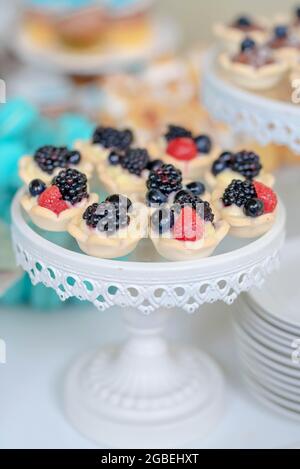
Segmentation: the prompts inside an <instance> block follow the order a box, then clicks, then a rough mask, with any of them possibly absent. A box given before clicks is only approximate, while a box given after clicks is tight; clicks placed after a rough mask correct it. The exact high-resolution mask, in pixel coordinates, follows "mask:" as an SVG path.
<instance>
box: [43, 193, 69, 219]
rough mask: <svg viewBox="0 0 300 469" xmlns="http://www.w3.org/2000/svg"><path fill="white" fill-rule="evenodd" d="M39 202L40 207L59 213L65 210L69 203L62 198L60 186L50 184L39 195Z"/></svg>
mask: <svg viewBox="0 0 300 469" xmlns="http://www.w3.org/2000/svg"><path fill="white" fill-rule="evenodd" d="M38 204H39V206H40V207H44V208H47V209H48V210H51V212H54V213H56V215H59V214H60V213H61V212H63V211H64V210H67V209H68V208H69V207H68V204H67V203H66V202H65V201H64V200H63V199H62V195H61V192H60V190H59V188H58V187H56V186H50V187H48V189H46V190H45V191H44V192H42V194H41V195H40V196H39V199H38Z"/></svg>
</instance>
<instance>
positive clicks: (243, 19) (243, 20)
mask: <svg viewBox="0 0 300 469" xmlns="http://www.w3.org/2000/svg"><path fill="white" fill-rule="evenodd" d="M234 26H237V27H238V28H249V27H250V26H252V20H251V19H250V18H248V16H240V17H239V18H237V19H236V20H235V22H234Z"/></svg>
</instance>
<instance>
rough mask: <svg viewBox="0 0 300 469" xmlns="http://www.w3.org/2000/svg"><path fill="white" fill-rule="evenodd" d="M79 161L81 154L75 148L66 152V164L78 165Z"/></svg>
mask: <svg viewBox="0 0 300 469" xmlns="http://www.w3.org/2000/svg"><path fill="white" fill-rule="evenodd" d="M80 161H81V154H80V153H79V151H77V150H72V151H69V152H68V154H67V164H69V165H75V166H76V165H78V164H79V163H80Z"/></svg>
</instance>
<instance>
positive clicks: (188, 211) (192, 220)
mask: <svg viewBox="0 0 300 469" xmlns="http://www.w3.org/2000/svg"><path fill="white" fill-rule="evenodd" d="M203 235H204V221H203V220H201V218H200V217H199V215H197V213H196V210H194V209H193V208H192V207H189V206H187V207H184V208H183V209H182V210H181V212H180V214H179V216H178V218H177V220H176V222H175V225H174V229H173V236H174V238H175V239H177V241H198V240H199V239H201V238H203Z"/></svg>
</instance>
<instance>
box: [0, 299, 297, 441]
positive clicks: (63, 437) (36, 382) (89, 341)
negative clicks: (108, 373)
mask: <svg viewBox="0 0 300 469" xmlns="http://www.w3.org/2000/svg"><path fill="white" fill-rule="evenodd" d="M225 308H226V310H224V305H221V304H216V305H214V306H206V307H204V308H203V314H199V315H195V316H187V315H186V314H183V313H178V314H177V313H176V315H174V317H173V318H172V319H171V321H170V329H169V336H171V337H173V338H175V339H177V338H180V340H184V341H185V342H186V343H188V344H189V345H195V346H198V345H199V344H201V347H202V348H203V349H204V350H205V351H206V352H208V353H209V354H210V355H212V356H213V357H214V358H215V359H216V360H217V361H218V362H219V364H220V365H221V366H222V368H223V370H224V372H225V374H226V377H227V383H226V384H227V395H226V412H225V415H224V417H223V420H222V421H221V423H220V424H219V426H218V427H217V428H216V429H215V430H214V432H212V433H211V434H210V435H209V436H208V437H207V438H206V439H205V440H203V441H202V442H201V443H200V442H199V441H191V443H190V444H189V445H187V447H190V448H202V447H204V448H224V447H225V448H264V447H268V448H275V447H286V446H292V445H296V443H297V442H299V424H297V423H294V422H293V421H290V420H288V419H286V418H283V417H280V416H278V415H276V414H275V413H273V412H271V411H269V410H266V409H265V408H264V407H263V406H261V405H260V404H258V403H257V402H256V401H255V400H254V399H253V398H252V397H251V396H250V395H249V393H248V392H247V391H246V390H245V389H244V387H243V385H242V382H241V377H240V373H239V367H238V364H237V360H236V356H235V353H234V341H233V334H232V328H231V323H230V312H229V308H227V307H225ZM0 336H1V338H3V339H4V340H5V341H6V343H7V364H6V365H0V381H1V399H0V415H1V426H0V447H1V448H19V447H22V448H96V447H97V446H96V445H94V444H93V443H90V442H89V441H88V440H86V439H85V438H83V437H81V436H80V435H79V434H78V433H77V432H76V431H75V430H73V428H72V427H71V426H70V425H69V423H68V422H67V421H66V420H65V418H64V414H63V410H62V401H63V400H62V383H63V377H64V376H65V373H66V368H67V367H68V366H69V363H70V361H73V359H74V358H75V357H77V356H78V355H80V354H82V353H83V352H85V351H86V350H88V349H90V348H93V347H98V346H99V341H100V343H102V344H103V345H106V344H110V343H112V342H115V341H119V339H120V338H122V337H123V327H122V323H121V321H120V316H119V314H118V312H117V311H116V310H115V309H114V310H111V311H108V312H106V313H99V312H96V311H95V310H93V309H89V310H81V311H78V310H64V311H57V312H56V313H50V314H47V313H38V312H35V313H34V312H28V311H26V310H23V311H21V310H20V311H13V310H4V309H2V310H1V314H0ZM100 447H104V445H100Z"/></svg>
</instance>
